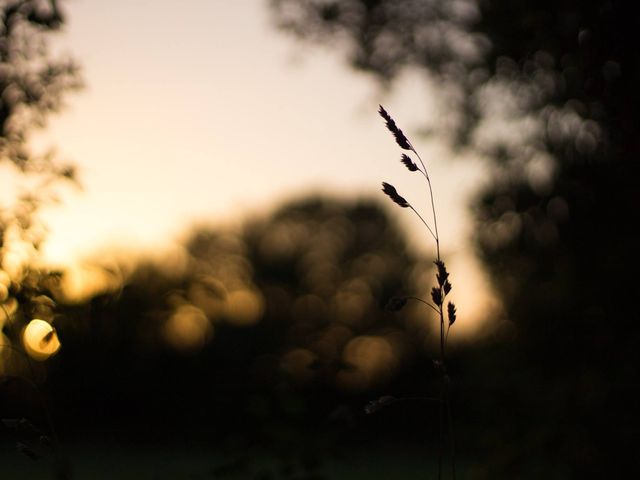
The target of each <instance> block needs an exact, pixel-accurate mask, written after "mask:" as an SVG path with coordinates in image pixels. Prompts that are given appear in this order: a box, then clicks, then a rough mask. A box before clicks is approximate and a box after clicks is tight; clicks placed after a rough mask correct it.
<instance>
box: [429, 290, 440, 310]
mask: <svg viewBox="0 0 640 480" xmlns="http://www.w3.org/2000/svg"><path fill="white" fill-rule="evenodd" d="M431 299H432V300H433V303H435V304H436V305H438V306H440V305H442V292H441V291H440V289H439V288H437V287H433V288H432V289H431Z"/></svg>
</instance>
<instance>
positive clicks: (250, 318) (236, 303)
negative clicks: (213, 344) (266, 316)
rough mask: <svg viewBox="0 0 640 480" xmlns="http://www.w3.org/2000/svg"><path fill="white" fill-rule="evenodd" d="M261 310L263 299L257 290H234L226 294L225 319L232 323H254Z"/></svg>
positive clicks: (258, 318) (243, 324)
mask: <svg viewBox="0 0 640 480" xmlns="http://www.w3.org/2000/svg"><path fill="white" fill-rule="evenodd" d="M263 311H264V299H263V298H262V295H261V294H260V292H258V291H257V290H235V291H233V292H231V293H229V295H228V296H227V302H226V305H225V313H226V319H227V320H228V321H229V322H230V323H233V324H234V325H238V326H250V325H255V324H256V323H258V321H259V320H260V318H261V317H262V312H263Z"/></svg>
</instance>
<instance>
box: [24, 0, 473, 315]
mask: <svg viewBox="0 0 640 480" xmlns="http://www.w3.org/2000/svg"><path fill="white" fill-rule="evenodd" d="M266 5H267V2H266V1H264V0H237V1H232V2H231V1H228V0H227V1H225V0H189V1H188V2H175V1H168V0H154V1H152V0H135V1H133V0H110V1H108V2H107V1H104V0H70V1H68V2H65V3H64V6H65V10H66V12H67V25H66V29H65V32H64V33H63V34H61V35H60V36H59V38H58V39H57V41H56V49H57V50H60V51H63V52H69V53H70V54H72V55H73V56H74V57H75V58H76V59H77V60H78V62H79V63H80V64H81V65H82V68H83V72H84V78H85V81H86V84H87V88H86V89H85V90H84V91H82V92H80V93H79V94H74V95H72V96H70V97H69V99H68V107H67V109H66V110H65V111H64V112H63V113H62V114H60V115H57V116H54V117H52V118H51V121H50V124H49V126H48V127H47V129H46V130H45V131H44V132H43V133H42V134H39V135H38V137H37V139H36V141H37V144H38V145H55V146H56V147H57V150H58V152H59V153H60V154H61V155H62V156H63V157H65V158H69V159H71V160H72V161H73V162H74V163H75V164H76V165H77V166H78V168H79V177H80V179H81V182H82V184H83V187H84V191H82V192H79V191H76V190H74V189H70V188H65V189H64V195H63V198H64V201H63V203H62V204H61V205H59V206H56V207H53V208H49V209H47V211H46V212H45V220H46V223H47V224H48V226H49V229H50V233H49V237H48V241H47V243H46V245H45V249H44V255H45V258H46V259H47V261H49V262H53V263H60V262H68V261H71V260H74V259H77V258H81V257H85V256H89V255H91V254H92V252H95V251H96V250H104V249H105V248H106V247H107V246H110V245H113V244H114V243H115V244H117V245H118V246H120V247H123V248H127V249H132V250H149V249H163V248H170V246H171V245H173V244H175V242H177V241H179V240H180V238H181V236H182V235H183V234H184V232H185V231H186V229H187V228H188V226H189V225H191V224H193V222H207V223H215V222H221V221H224V222H232V223H233V222H237V221H241V220H242V218H243V217H244V215H246V214H247V213H259V212H265V211H267V210H268V209H269V208H270V207H271V206H273V205H275V204H276V203H277V202H278V201H281V200H284V199H286V198H289V197H291V196H300V195H303V194H309V193H314V192H328V193H334V194H338V195H347V196H352V195H369V196H378V195H379V196H381V195H383V194H382V193H381V192H380V191H379V190H380V182H381V181H383V180H385V181H388V182H390V183H392V184H394V185H395V186H396V187H397V188H398V190H399V191H400V192H401V193H402V195H403V196H405V197H406V198H407V199H408V200H409V201H410V202H411V203H412V204H414V205H415V206H417V207H419V206H420V205H424V206H425V209H424V212H428V209H427V203H426V202H427V199H428V197H427V192H426V190H425V185H424V183H423V182H422V181H421V180H420V178H419V176H418V175H413V176H412V175H411V174H410V172H408V171H407V170H405V169H404V167H402V165H401V164H400V162H399V158H400V151H399V149H398V148H397V146H396V145H395V143H394V142H393V139H392V138H391V136H390V135H389V134H388V132H387V131H386V130H385V129H384V126H383V122H382V120H381V119H380V118H379V117H378V114H377V107H378V103H383V104H384V105H385V107H386V108H387V110H388V111H389V112H390V113H391V114H392V115H393V116H394V117H395V118H396V121H397V122H398V123H399V125H400V126H401V128H403V129H404V131H405V132H406V133H407V134H408V135H409V136H410V138H412V141H413V143H414V144H415V145H416V146H417V147H418V149H419V150H420V151H421V153H422V156H423V158H424V159H425V161H426V162H427V164H428V168H429V169H430V173H431V176H432V180H433V182H434V193H435V196H436V206H437V208H438V211H439V219H440V225H439V226H440V230H441V232H440V233H441V238H442V243H443V245H444V246H445V249H444V251H445V252H446V251H449V252H450V258H453V262H454V263H458V264H459V265H460V267H459V268H460V269H464V275H460V277H462V278H460V279H459V280H458V283H457V285H456V286H457V287H459V295H460V296H462V294H463V292H464V291H468V292H469V295H471V296H476V297H477V295H476V293H473V294H471V293H470V292H480V293H482V291H483V289H484V282H483V280H482V277H481V276H480V275H479V273H478V271H477V269H476V268H475V267H470V266H469V265H470V264H469V262H470V256H471V255H470V253H469V250H468V248H467V246H466V242H465V239H466V238H467V237H468V233H469V232H468V229H469V228H470V227H469V225H470V224H469V223H468V221H467V220H468V214H467V212H466V204H467V202H468V198H469V193H470V192H471V191H472V189H473V188H475V185H477V182H478V181H479V179H481V177H482V168H481V167H480V164H479V163H478V162H473V161H460V160H454V159H453V158H452V157H451V154H450V152H449V151H448V150H447V148H446V147H444V146H443V145H442V144H440V143H438V141H437V140H429V141H428V142H427V140H424V141H420V139H419V138H417V136H416V135H415V132H416V130H417V129H419V128H421V127H423V126H424V124H425V123H426V122H427V121H428V120H429V118H431V117H432V116H433V115H435V112H434V111H433V108H432V105H433V101H432V95H433V93H431V92H430V91H429V90H428V89H427V87H426V84H425V82H424V79H423V78H421V77H420V74H418V73H414V74H407V75H405V76H404V77H403V78H401V79H400V80H399V82H398V85H397V86H396V88H395V89H393V91H392V93H390V94H382V93H381V92H380V90H379V88H378V87H377V86H376V84H375V83H374V82H373V80H372V79H371V78H369V77H367V76H365V75H362V74H356V73H354V72H353V71H352V70H351V69H350V68H349V67H348V66H346V65H344V64H342V63H341V56H340V55H337V54H335V52H330V51H322V50H317V49H309V50H304V49H303V47H301V46H300V45H296V44H295V42H293V41H292V40H291V39H290V38H288V37H286V36H283V35H282V34H280V33H278V32H276V31H275V29H274V28H273V27H272V26H271V24H270V22H269V17H268V11H267V8H266ZM412 132H414V134H413V135H412ZM383 200H384V199H383ZM392 207H394V205H389V208H392ZM396 213H397V214H398V215H400V216H401V217H402V221H403V224H405V225H406V226H407V228H408V230H409V232H410V234H411V238H412V240H413V244H414V245H415V246H416V247H417V248H421V249H422V250H424V251H431V249H432V248H433V245H432V244H431V243H429V240H428V234H427V233H426V231H425V230H424V229H423V228H424V227H421V226H420V224H419V222H418V221H417V220H416V219H415V218H414V217H412V216H411V215H410V212H409V211H408V210H400V209H397V210H396ZM454 270H455V267H454ZM454 278H455V277H454ZM481 296H482V295H481ZM478 298H480V297H478ZM461 307H462V308H460V310H461V311H463V310H464V306H461ZM469 307H472V306H471V305H469ZM472 308H474V309H475V308H476V307H472Z"/></svg>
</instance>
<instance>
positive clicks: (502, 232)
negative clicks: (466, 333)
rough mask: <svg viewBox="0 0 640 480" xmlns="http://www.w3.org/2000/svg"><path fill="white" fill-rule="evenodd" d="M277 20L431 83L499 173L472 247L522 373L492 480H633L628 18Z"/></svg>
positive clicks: (295, 12)
mask: <svg viewBox="0 0 640 480" xmlns="http://www.w3.org/2000/svg"><path fill="white" fill-rule="evenodd" d="M271 6H272V10H273V13H274V19H275V22H276V24H277V25H278V26H279V27H280V28H281V29H283V30H285V31H286V32H289V33H291V34H293V35H294V36H296V37H297V38H301V39H305V40H310V41H311V42H316V43H323V44H327V43H330V42H331V41H333V42H334V43H335V44H337V45H342V46H343V52H344V55H345V56H346V57H347V58H348V60H349V61H350V62H351V64H352V65H354V66H355V67H356V68H359V69H363V70H366V71H369V72H371V73H373V74H374V75H376V76H377V77H378V78H379V79H380V80H381V81H383V82H384V83H386V84H390V82H391V80H393V78H394V77H395V76H396V75H397V73H398V72H400V71H401V70H402V69H403V68H404V67H409V66H411V67H415V66H418V67H421V68H423V69H425V70H427V71H428V72H429V73H430V74H431V75H432V78H433V79H434V83H433V85H434V86H435V88H436V89H437V90H438V91H439V94H440V97H441V98H444V104H445V106H446V108H447V109H448V110H450V111H451V113H450V114H449V115H447V116H446V117H445V121H444V122H442V123H441V124H440V125H435V126H434V127H435V130H436V131H439V132H443V131H444V132H445V133H446V132H451V131H452V132H453V135H451V136H450V138H451V140H452V142H453V145H454V146H455V147H457V148H469V149H473V150H474V151H475V152H477V153H481V154H483V155H484V156H485V157H486V158H488V159H489V160H491V163H492V165H493V174H494V177H493V180H494V181H493V182H492V184H491V185H490V186H489V187H488V188H487V189H486V190H484V191H482V192H479V195H478V197H477V201H476V202H475V204H474V206H473V209H474V212H475V214H476V219H477V222H478V225H477V226H478V228H477V232H478V233H477V236H476V239H475V240H476V245H477V247H478V252H479V254H480V256H481V257H482V258H483V260H484V263H485V265H486V267H487V269H488V270H489V272H491V278H492V281H493V282H494V284H495V286H496V289H497V291H498V292H499V294H500V295H501V296H502V298H503V300H504V302H505V305H506V307H507V313H508V315H509V319H510V320H511V321H512V322H513V323H514V324H515V326H516V332H517V339H516V341H515V342H514V343H513V348H512V349H511V351H510V353H509V355H510V356H511V359H510V362H513V363H510V365H511V366H512V368H513V369H515V370H516V371H518V372H519V373H518V374H517V375H515V377H514V376H513V375H512V374H509V375H506V376H504V377H503V378H506V381H505V382H504V383H503V385H502V387H501V388H502V389H503V390H504V392H508V394H509V395H512V396H513V398H514V400H512V401H511V402H510V403H511V405H510V407H509V408H507V409H504V410H503V415H501V420H502V422H501V423H500V424H499V425H502V427H495V428H494V430H496V431H500V430H501V433H500V438H501V440H500V442H501V443H503V444H504V447H503V448H496V449H495V450H494V451H496V452H497V454H496V458H497V457H499V458H500V460H496V464H495V465H493V466H492V467H490V468H492V473H493V474H496V473H498V472H502V473H504V474H507V473H510V474H511V475H512V476H515V477H519V478H529V477H528V476H527V475H534V476H535V475H536V472H537V473H539V474H541V475H542V473H544V475H545V476H548V475H549V473H550V472H555V474H556V475H558V476H560V477H565V478H566V476H575V477H577V478H580V477H581V476H584V475H589V474H590V475H593V474H594V472H596V471H598V472H600V473H602V474H605V473H604V472H608V474H609V475H610V474H612V472H614V471H619V470H621V468H622V460H623V459H625V456H624V455H623V453H622V452H623V451H624V450H625V449H624V444H625V443H627V442H629V441H631V438H632V437H633V432H632V427H631V416H630V414H629V412H630V411H631V406H632V398H633V392H634V391H635V387H633V386H632V383H631V379H632V378H634V377H635V376H637V373H638V356H637V353H636V352H637V348H636V346H635V345H636V343H637V340H638V329H637V328H636V326H635V325H634V321H633V319H634V318H637V313H635V312H637V308H634V306H633V305H632V300H631V299H632V298H633V294H632V290H631V285H632V282H631V281H630V267H629V266H628V265H630V264H631V263H632V260H635V257H636V255H635V248H634V246H633V245H632V242H633V239H634V235H633V232H632V230H633V229H634V228H635V225H636V224H637V216H638V214H637V211H638V206H639V205H640V197H639V196H638V189H637V188H636V186H635V185H636V183H637V181H638V179H639V177H640V175H639V172H638V156H639V153H640V142H638V134H637V128H638V124H639V123H638V115H637V112H638V111H639V108H640V95H639V92H638V88H639V87H638V85H639V84H640V83H639V82H640V72H639V61H638V60H639V57H638V54H637V52H638V49H639V47H640V41H639V38H640V37H639V36H638V32H637V21H636V16H635V15H634V14H633V12H632V11H631V10H630V6H629V5H627V4H625V2H622V1H605V0H591V1H569V0H568V1H559V2H557V1H553V2H552V1H525V0H520V1H498V0H494V1H490V0H478V1H474V0H461V1H447V0H443V1H438V0H435V1H431V2H427V1H398V0H345V1H340V2H338V1H324V0H323V1H319V0H305V1H293V0H272V1H271ZM520 377H521V378H522V381H520V380H519V378H520ZM524 379H526V380H524ZM505 398H507V397H506V396H505ZM494 408H495V407H494ZM507 412H511V414H507ZM612 438H616V441H615V442H614V443H615V446H614V445H613V444H612V443H611V441H610V440H611V439H612ZM507 445H508V447H507ZM518 445H520V448H518V447H517V446H518ZM626 458H627V460H629V457H626ZM605 475H606V474H605Z"/></svg>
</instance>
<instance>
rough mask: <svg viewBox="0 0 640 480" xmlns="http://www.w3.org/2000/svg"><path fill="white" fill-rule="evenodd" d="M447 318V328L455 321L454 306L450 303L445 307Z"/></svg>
mask: <svg viewBox="0 0 640 480" xmlns="http://www.w3.org/2000/svg"><path fill="white" fill-rule="evenodd" d="M447 316H448V317H449V326H451V325H453V324H454V323H455V321H456V306H455V305H454V304H453V303H451V302H449V304H448V305H447Z"/></svg>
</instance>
